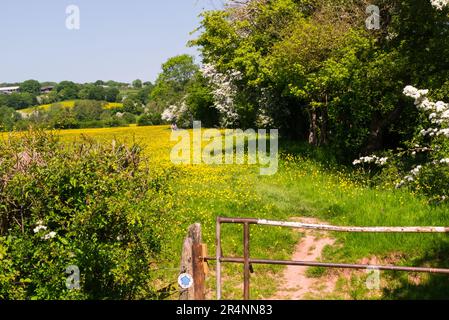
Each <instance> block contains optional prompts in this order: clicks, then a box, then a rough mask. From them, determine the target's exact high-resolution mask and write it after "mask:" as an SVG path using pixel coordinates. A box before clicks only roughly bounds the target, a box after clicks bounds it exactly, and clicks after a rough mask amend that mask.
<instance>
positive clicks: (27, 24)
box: [0, 0, 222, 83]
mask: <svg viewBox="0 0 449 320" xmlns="http://www.w3.org/2000/svg"><path fill="white" fill-rule="evenodd" d="M221 3H222V0H39V1H36V0H3V1H2V2H1V5H0V30H1V31H0V34H1V37H0V41H1V44H2V45H1V47H0V83H1V82H20V81H24V80H27V79H36V80H39V81H61V80H72V81H76V82H92V81H95V80H99V79H101V80H116V81H124V82H131V81H132V80H134V79H137V78H139V79H142V80H145V81H147V80H150V81H154V80H155V78H156V76H157V74H158V73H159V71H160V66H161V64H162V63H163V62H164V61H166V60H167V58H169V57H172V56H175V55H178V54H182V53H189V54H194V55H197V51H196V49H194V48H188V47H187V46H186V44H187V41H188V40H190V39H192V38H194V35H190V33H191V32H192V31H193V30H195V28H197V27H198V25H199V21H200V18H199V17H198V15H199V14H200V13H201V12H202V11H203V10H205V9H210V8H218V7H220V5H221ZM69 5H76V6H78V7H79V9H80V29H79V30H69V29H67V28H66V19H67V17H68V15H67V14H66V8H67V6H69ZM197 60H198V59H197Z"/></svg>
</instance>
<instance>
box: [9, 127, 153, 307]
mask: <svg viewBox="0 0 449 320" xmlns="http://www.w3.org/2000/svg"><path fill="white" fill-rule="evenodd" d="M154 180H157V181H159V180H160V179H158V178H157V177H154V179H153V177H151V176H150V174H149V171H148V169H147V167H146V166H145V162H144V161H143V159H142V157H141V154H140V147H139V146H138V145H132V146H126V145H122V144H119V143H115V142H113V143H112V144H108V145H101V144H97V143H94V142H92V141H89V140H86V138H83V139H82V140H81V141H80V142H77V143H74V144H73V145H70V146H67V145H64V144H62V143H61V142H60V141H59V140H58V138H57V137H56V136H54V135H53V134H49V133H45V132H31V131H30V132H28V133H25V134H21V135H20V136H15V137H11V138H9V140H6V141H0V199H1V200H0V299H140V298H154V297H155V294H156V292H155V289H154V287H153V284H152V281H151V277H150V264H151V263H152V261H154V259H155V257H156V256H157V254H158V252H159V250H160V243H159V240H158V239H159V238H158V236H157V234H158V232H156V231H155V230H156V229H157V228H160V225H161V223H160V222H159V221H160V218H161V215H160V214H159V209H157V205H156V204H155V203H156V202H155V201H156V200H157V196H158V192H159V191H157V190H156V188H155V187H154V185H155V184H154V183H153V181H154ZM158 189H160V185H159V184H158ZM71 265H75V266H78V267H79V270H80V288H79V289H78V290H69V289H67V287H66V280H67V277H68V275H67V274H65V270H66V269H67V267H68V266H71Z"/></svg>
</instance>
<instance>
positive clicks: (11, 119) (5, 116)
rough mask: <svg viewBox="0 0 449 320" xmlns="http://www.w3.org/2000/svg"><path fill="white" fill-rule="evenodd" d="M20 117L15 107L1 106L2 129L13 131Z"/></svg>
mask: <svg viewBox="0 0 449 320" xmlns="http://www.w3.org/2000/svg"><path fill="white" fill-rule="evenodd" d="M19 119H20V115H19V114H18V113H17V112H15V110H14V109H12V108H8V107H2V106H0V131H11V130H12V129H13V128H14V125H15V123H16V122H17V121H18V120H19Z"/></svg>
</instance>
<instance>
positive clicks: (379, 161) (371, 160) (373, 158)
mask: <svg viewBox="0 0 449 320" xmlns="http://www.w3.org/2000/svg"><path fill="white" fill-rule="evenodd" d="M387 161H388V158H387V157H384V158H380V157H378V156H376V155H372V156H366V157H361V158H359V159H357V160H354V162H353V163H352V164H353V165H358V164H363V163H374V164H377V165H379V166H383V165H385V164H386V163H387Z"/></svg>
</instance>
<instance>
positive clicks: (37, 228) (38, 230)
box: [33, 224, 47, 233]
mask: <svg viewBox="0 0 449 320" xmlns="http://www.w3.org/2000/svg"><path fill="white" fill-rule="evenodd" d="M41 230H47V227H46V226H44V225H42V224H39V225H38V226H37V227H36V228H34V229H33V232H34V233H39V232H40V231H41Z"/></svg>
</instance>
